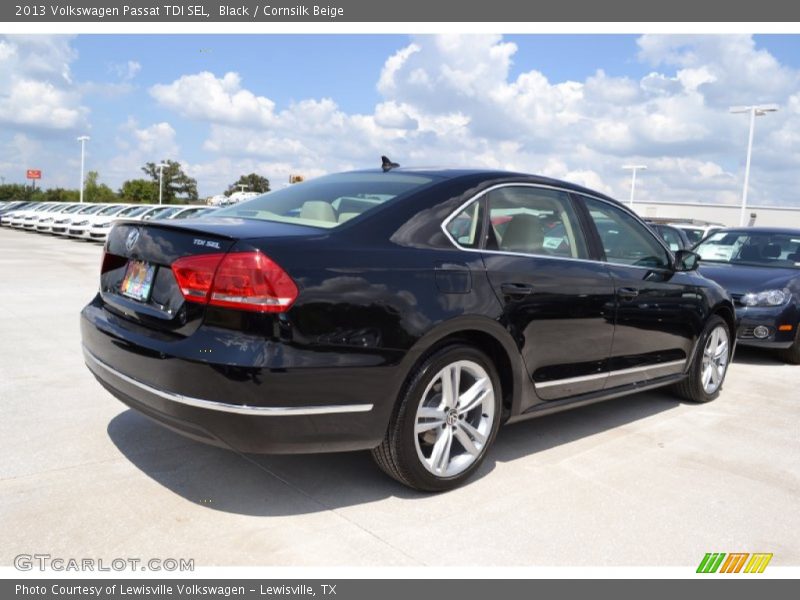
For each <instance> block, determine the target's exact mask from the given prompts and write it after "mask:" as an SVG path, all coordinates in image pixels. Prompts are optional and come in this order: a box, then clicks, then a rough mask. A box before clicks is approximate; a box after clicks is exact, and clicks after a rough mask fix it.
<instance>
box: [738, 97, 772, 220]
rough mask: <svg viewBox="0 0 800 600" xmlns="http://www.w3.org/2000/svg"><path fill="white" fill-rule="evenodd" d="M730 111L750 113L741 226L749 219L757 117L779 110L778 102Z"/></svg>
mask: <svg viewBox="0 0 800 600" xmlns="http://www.w3.org/2000/svg"><path fill="white" fill-rule="evenodd" d="M729 110H730V112H732V113H734V114H738V113H750V137H749V138H748V140H747V160H746V161H745V165H744V186H743V187H742V214H741V217H740V218H739V227H744V226H745V223H746V219H747V186H748V184H749V183H750V157H751V155H752V154H753V131H754V130H755V128H756V117H763V116H764V115H765V114H767V113H769V112H775V111H777V110H778V105H777V104H754V105H752V106H731V107H730V109H729Z"/></svg>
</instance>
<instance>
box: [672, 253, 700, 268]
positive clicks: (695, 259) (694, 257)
mask: <svg viewBox="0 0 800 600" xmlns="http://www.w3.org/2000/svg"><path fill="white" fill-rule="evenodd" d="M699 266H700V255H699V254H697V252H692V251H691V250H678V251H677V252H676V253H675V270H676V271H696V270H697V267H699Z"/></svg>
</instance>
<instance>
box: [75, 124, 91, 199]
mask: <svg viewBox="0 0 800 600" xmlns="http://www.w3.org/2000/svg"><path fill="white" fill-rule="evenodd" d="M90 139H91V138H90V137H89V136H88V135H82V136H80V137H79V138H78V141H79V142H80V143H81V197H80V201H81V202H83V186H84V184H83V164H84V161H83V159H84V155H85V150H86V142H87V141H89V140H90Z"/></svg>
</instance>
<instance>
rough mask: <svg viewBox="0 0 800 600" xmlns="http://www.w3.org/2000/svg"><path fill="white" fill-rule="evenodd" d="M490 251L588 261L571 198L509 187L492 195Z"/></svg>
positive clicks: (561, 193)
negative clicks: (585, 259)
mask: <svg viewBox="0 0 800 600" xmlns="http://www.w3.org/2000/svg"><path fill="white" fill-rule="evenodd" d="M488 213H489V227H488V235H487V241H486V248H487V249H489V250H500V251H506V252H516V253H522V254H535V255H541V256H559V257H563V258H586V257H587V255H588V253H587V251H586V243H585V241H584V239H583V235H582V233H581V230H580V226H579V225H578V219H577V216H576V215H575V212H574V210H573V208H572V203H571V201H570V198H569V196H568V195H567V194H566V193H564V192H560V191H557V190H549V189H543V188H536V187H529V186H508V187H502V188H499V189H496V190H492V191H491V192H489V196H488Z"/></svg>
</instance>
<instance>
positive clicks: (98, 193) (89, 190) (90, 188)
mask: <svg viewBox="0 0 800 600" xmlns="http://www.w3.org/2000/svg"><path fill="white" fill-rule="evenodd" d="M99 178H100V175H99V173H98V172H97V171H89V172H88V173H87V174H86V179H84V182H83V200H84V202H117V201H118V200H119V198H118V197H117V195H116V194H115V193H114V190H112V189H111V188H110V187H108V186H107V185H106V184H105V183H99V182H98V179H99Z"/></svg>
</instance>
